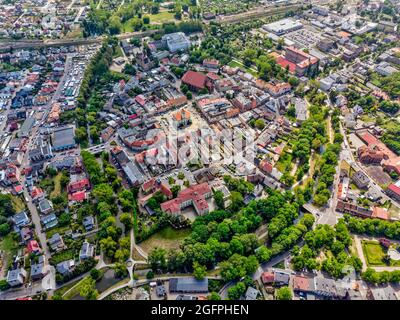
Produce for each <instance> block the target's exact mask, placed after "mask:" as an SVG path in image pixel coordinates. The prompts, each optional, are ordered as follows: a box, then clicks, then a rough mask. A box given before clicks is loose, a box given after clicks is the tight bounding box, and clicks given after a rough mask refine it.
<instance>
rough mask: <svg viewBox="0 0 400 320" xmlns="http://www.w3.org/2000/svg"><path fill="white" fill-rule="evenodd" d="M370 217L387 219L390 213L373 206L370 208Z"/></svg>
mask: <svg viewBox="0 0 400 320" xmlns="http://www.w3.org/2000/svg"><path fill="white" fill-rule="evenodd" d="M371 218H376V219H381V220H389V219H390V215H389V212H388V210H387V209H385V208H379V207H374V208H373V210H372V215H371Z"/></svg>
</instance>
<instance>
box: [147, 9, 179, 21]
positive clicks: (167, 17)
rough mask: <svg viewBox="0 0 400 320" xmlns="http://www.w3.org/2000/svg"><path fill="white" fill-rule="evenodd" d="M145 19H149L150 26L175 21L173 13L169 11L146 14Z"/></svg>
mask: <svg viewBox="0 0 400 320" xmlns="http://www.w3.org/2000/svg"><path fill="white" fill-rule="evenodd" d="M145 17H149V18H150V24H151V23H163V22H169V21H175V17H174V13H173V12H169V11H162V12H159V13H157V14H146V15H145Z"/></svg>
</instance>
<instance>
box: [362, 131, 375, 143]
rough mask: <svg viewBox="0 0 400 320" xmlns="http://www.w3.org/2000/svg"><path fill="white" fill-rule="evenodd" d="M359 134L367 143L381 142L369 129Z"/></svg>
mask: <svg viewBox="0 0 400 320" xmlns="http://www.w3.org/2000/svg"><path fill="white" fill-rule="evenodd" d="M359 136H360V138H361V139H362V140H363V141H364V142H365V143H366V144H367V145H370V144H378V143H379V140H378V139H377V138H376V137H375V136H373V135H372V134H370V133H369V132H368V131H365V132H363V133H361V134H360V135H359Z"/></svg>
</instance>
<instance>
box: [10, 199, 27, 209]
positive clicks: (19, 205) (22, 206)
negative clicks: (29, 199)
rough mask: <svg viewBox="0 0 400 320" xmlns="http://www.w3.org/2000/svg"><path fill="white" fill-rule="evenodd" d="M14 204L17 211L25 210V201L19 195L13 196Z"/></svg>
mask: <svg viewBox="0 0 400 320" xmlns="http://www.w3.org/2000/svg"><path fill="white" fill-rule="evenodd" d="M11 201H12V205H13V207H14V210H15V212H21V211H24V210H25V203H24V201H23V200H22V199H21V198H20V197H18V196H12V200H11Z"/></svg>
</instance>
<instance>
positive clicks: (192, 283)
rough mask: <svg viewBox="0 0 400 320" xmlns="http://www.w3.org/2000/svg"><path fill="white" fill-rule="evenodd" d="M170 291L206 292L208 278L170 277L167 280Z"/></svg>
mask: <svg viewBox="0 0 400 320" xmlns="http://www.w3.org/2000/svg"><path fill="white" fill-rule="evenodd" d="M169 291H170V292H193V293H196V292H197V293H207V292H208V279H207V278H205V279H202V280H197V279H196V278H193V277H192V278H171V279H170V280H169Z"/></svg>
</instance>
